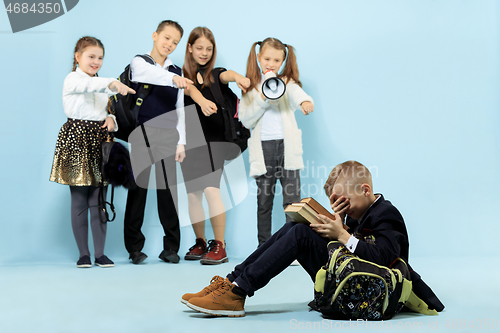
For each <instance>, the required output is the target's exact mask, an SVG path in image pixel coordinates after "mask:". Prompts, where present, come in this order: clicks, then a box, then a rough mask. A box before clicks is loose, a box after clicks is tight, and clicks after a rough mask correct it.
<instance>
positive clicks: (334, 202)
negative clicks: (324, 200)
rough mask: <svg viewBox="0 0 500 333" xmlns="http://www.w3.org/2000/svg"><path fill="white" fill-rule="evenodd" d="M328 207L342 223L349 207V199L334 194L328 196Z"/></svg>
mask: <svg viewBox="0 0 500 333" xmlns="http://www.w3.org/2000/svg"><path fill="white" fill-rule="evenodd" d="M330 205H331V207H332V210H333V212H334V213H337V214H339V215H340V217H341V220H342V221H344V219H345V215H346V212H347V210H348V209H349V208H350V207H351V205H350V202H349V199H348V198H346V197H344V196H343V195H342V196H338V195H337V194H336V193H335V192H332V194H331V195H330Z"/></svg>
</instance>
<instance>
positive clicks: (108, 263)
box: [94, 255, 115, 267]
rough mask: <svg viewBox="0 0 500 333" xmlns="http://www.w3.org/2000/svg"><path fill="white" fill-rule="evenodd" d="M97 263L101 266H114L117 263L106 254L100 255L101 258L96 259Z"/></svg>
mask: <svg viewBox="0 0 500 333" xmlns="http://www.w3.org/2000/svg"><path fill="white" fill-rule="evenodd" d="M94 262H95V264H96V265H97V266H99V267H114V266H115V263H114V262H113V261H111V259H109V258H108V257H106V256H105V255H102V256H100V257H99V258H96V259H95V261H94Z"/></svg>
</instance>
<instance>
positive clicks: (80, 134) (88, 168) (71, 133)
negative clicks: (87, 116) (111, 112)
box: [50, 119, 107, 187]
mask: <svg viewBox="0 0 500 333" xmlns="http://www.w3.org/2000/svg"><path fill="white" fill-rule="evenodd" d="M103 124H104V121H92V120H80V119H68V121H67V122H66V123H65V124H64V125H63V126H62V127H61V130H60V131H59V136H58V138H57V143H56V151H55V153H54V162H53V163H52V172H51V174H50V181H53V182H56V183H59V184H64V185H71V186H96V187H97V186H99V183H100V181H101V161H102V148H101V144H102V142H103V141H104V140H105V139H106V136H107V135H106V129H103V128H101V126H102V125H103ZM104 185H107V184H104Z"/></svg>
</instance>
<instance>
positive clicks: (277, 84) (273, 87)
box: [262, 71, 286, 99]
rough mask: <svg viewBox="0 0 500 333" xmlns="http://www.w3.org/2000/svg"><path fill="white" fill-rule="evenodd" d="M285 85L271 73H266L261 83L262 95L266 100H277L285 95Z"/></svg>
mask: <svg viewBox="0 0 500 333" xmlns="http://www.w3.org/2000/svg"><path fill="white" fill-rule="evenodd" d="M285 91H286V84H285V82H283V80H282V79H280V78H278V77H276V74H274V72H273V71H267V72H266V73H265V74H264V83H262V94H264V96H265V97H266V98H267V99H278V98H280V97H281V96H283V95H284V94H285Z"/></svg>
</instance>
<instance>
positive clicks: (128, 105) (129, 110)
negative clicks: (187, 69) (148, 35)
mask: <svg viewBox="0 0 500 333" xmlns="http://www.w3.org/2000/svg"><path fill="white" fill-rule="evenodd" d="M136 57H141V58H142V59H144V60H146V62H148V63H149V64H151V65H154V64H155V61H154V60H153V58H151V56H150V55H148V54H145V55H137V56H136ZM118 80H119V81H120V82H121V83H123V84H125V85H127V86H128V87H131V88H132V89H134V90H135V91H136V94H135V95H131V94H127V95H126V96H123V95H120V94H116V95H114V96H111V97H110V99H109V100H110V103H109V113H111V114H114V115H115V117H116V122H117V123H118V131H117V132H115V133H114V134H115V137H117V138H118V139H120V140H123V141H128V137H129V135H130V133H131V132H132V131H133V130H134V129H135V128H136V127H137V117H138V116H139V109H140V108H141V105H142V102H143V101H144V99H146V97H147V96H148V95H149V93H150V92H151V90H152V88H153V85H151V84H144V83H135V82H134V83H132V82H131V81H130V65H127V67H125V70H124V71H123V73H121V74H120V77H119V78H118Z"/></svg>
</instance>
